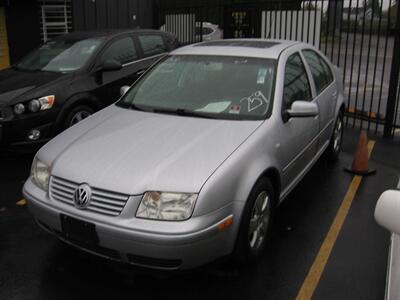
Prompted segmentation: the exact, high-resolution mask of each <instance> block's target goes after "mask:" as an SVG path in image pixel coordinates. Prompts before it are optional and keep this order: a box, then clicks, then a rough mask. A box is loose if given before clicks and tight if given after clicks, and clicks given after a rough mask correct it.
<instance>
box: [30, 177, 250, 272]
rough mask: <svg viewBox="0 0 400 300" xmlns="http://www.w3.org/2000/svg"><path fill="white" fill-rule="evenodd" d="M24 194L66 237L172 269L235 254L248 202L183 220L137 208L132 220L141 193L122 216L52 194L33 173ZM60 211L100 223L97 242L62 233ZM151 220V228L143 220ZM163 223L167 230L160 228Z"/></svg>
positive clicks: (38, 215)
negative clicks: (158, 217) (140, 214)
mask: <svg viewBox="0 0 400 300" xmlns="http://www.w3.org/2000/svg"><path fill="white" fill-rule="evenodd" d="M23 194H24V197H25V198H26V199H27V201H28V208H29V210H30V211H31V213H32V214H33V215H34V217H35V219H36V220H37V221H38V223H39V224H40V225H41V226H42V227H43V228H44V229H46V230H47V231H50V232H51V233H53V234H55V235H57V236H58V237H59V238H60V239H61V240H63V241H65V242H67V243H69V244H72V245H73V246H76V247H78V248H80V249H82V250H85V251H87V252H91V253H93V254H96V255H99V256H102V257H105V258H109V259H113V260H117V261H121V262H126V263H130V264H134V265H140V266H144V267H149V268H157V269H169V270H177V269H190V268H194V267H198V266H201V265H204V264H206V263H208V262H211V261H213V260H216V259H217V258H219V257H223V256H226V255H228V254H230V253H231V252H232V251H233V249H234V244H235V240H236V234H237V230H238V225H239V218H238V216H240V212H241V210H242V209H243V203H241V202H233V203H232V204H230V205H228V206H226V207H223V208H221V209H218V210H217V211H214V212H212V213H210V214H207V215H204V216H200V217H195V218H191V219H189V220H187V221H183V222H166V221H164V222H162V221H151V220H139V219H136V218H135V217H134V213H133V216H132V217H130V218H129V220H127V219H126V214H125V213H124V211H126V210H130V211H136V210H133V209H132V207H134V206H137V205H138V203H137V202H138V200H139V201H140V199H141V197H131V198H130V199H129V200H128V203H127V205H126V207H125V208H124V211H123V212H122V214H121V215H120V216H118V217H106V216H100V215H98V214H96V213H93V212H88V211H82V210H78V209H75V208H74V207H71V206H68V205H64V204H63V203H58V201H54V200H51V199H49V198H48V197H47V196H46V194H45V192H43V191H41V190H40V189H38V188H37V187H36V186H35V185H34V184H33V183H32V182H31V180H30V179H28V181H27V182H26V183H25V186H24V190H23ZM136 198H137V199H136ZM61 214H63V215H67V216H69V217H73V218H76V219H80V220H84V221H87V222H90V223H93V224H95V226H96V232H97V235H98V244H97V245H87V244H82V243H81V242H77V241H74V240H70V239H68V238H66V236H65V235H63V233H62V228H61V218H60V215H61ZM230 216H233V218H234V223H233V224H232V225H231V226H230V227H229V228H227V229H226V230H223V231H221V230H220V229H219V227H218V225H219V224H221V223H222V222H223V221H225V220H226V219H227V218H228V217H230ZM143 222H144V223H143ZM135 223H137V226H135ZM146 223H147V225H148V226H147V229H146V228H145V226H143V224H146ZM127 224H129V226H127ZM160 224H162V227H163V230H162V231H161V230H159V229H158V228H160V227H159V226H158V225H160ZM152 225H155V226H152ZM179 228H181V230H179Z"/></svg>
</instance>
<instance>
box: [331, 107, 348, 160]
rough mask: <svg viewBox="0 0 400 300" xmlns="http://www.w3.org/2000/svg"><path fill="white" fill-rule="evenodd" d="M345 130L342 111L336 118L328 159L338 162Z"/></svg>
mask: <svg viewBox="0 0 400 300" xmlns="http://www.w3.org/2000/svg"><path fill="white" fill-rule="evenodd" d="M343 129H344V125H343V112H342V111H340V112H339V115H338V116H337V118H336V122H335V127H334V129H333V132H332V137H331V140H330V142H329V146H328V149H327V154H328V159H329V160H330V161H336V160H338V158H339V154H340V151H342V142H343V131H344V130H343Z"/></svg>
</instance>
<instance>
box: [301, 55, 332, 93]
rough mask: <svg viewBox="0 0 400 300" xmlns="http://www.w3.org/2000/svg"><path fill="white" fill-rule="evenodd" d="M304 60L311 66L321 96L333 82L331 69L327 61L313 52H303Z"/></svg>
mask: <svg viewBox="0 0 400 300" xmlns="http://www.w3.org/2000/svg"><path fill="white" fill-rule="evenodd" d="M302 52H303V55H304V58H305V59H306V61H307V63H308V65H309V66H310V70H311V74H312V76H313V79H314V83H315V88H316V89H317V94H318V95H319V94H320V93H321V92H322V91H323V90H324V89H325V88H326V87H327V86H328V85H330V84H331V83H332V81H333V75H332V71H331V69H330V67H329V66H328V64H327V63H326V62H325V60H324V59H323V58H322V57H321V56H320V55H319V54H318V53H316V52H315V51H313V50H303V51H302Z"/></svg>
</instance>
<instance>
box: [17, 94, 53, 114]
mask: <svg viewBox="0 0 400 300" xmlns="http://www.w3.org/2000/svg"><path fill="white" fill-rule="evenodd" d="M55 101H56V97H55V96H54V95H50V96H45V97H41V98H39V99H33V100H31V101H29V102H24V103H17V104H15V105H14V107H13V111H14V113H15V114H16V115H22V114H23V113H24V112H25V111H29V112H32V113H35V112H38V111H41V110H48V109H50V108H52V107H53V105H54V103H55Z"/></svg>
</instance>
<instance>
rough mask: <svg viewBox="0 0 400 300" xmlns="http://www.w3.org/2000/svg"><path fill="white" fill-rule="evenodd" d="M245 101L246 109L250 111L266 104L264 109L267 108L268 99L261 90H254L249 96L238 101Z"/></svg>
mask: <svg viewBox="0 0 400 300" xmlns="http://www.w3.org/2000/svg"><path fill="white" fill-rule="evenodd" d="M243 102H247V111H248V112H252V111H253V110H256V109H258V108H260V107H262V106H266V108H265V111H267V110H268V107H269V100H268V99H267V98H266V97H265V96H264V94H263V93H262V92H261V91H256V92H255V93H254V94H252V95H250V96H249V97H245V98H243V99H242V100H240V103H243Z"/></svg>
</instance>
